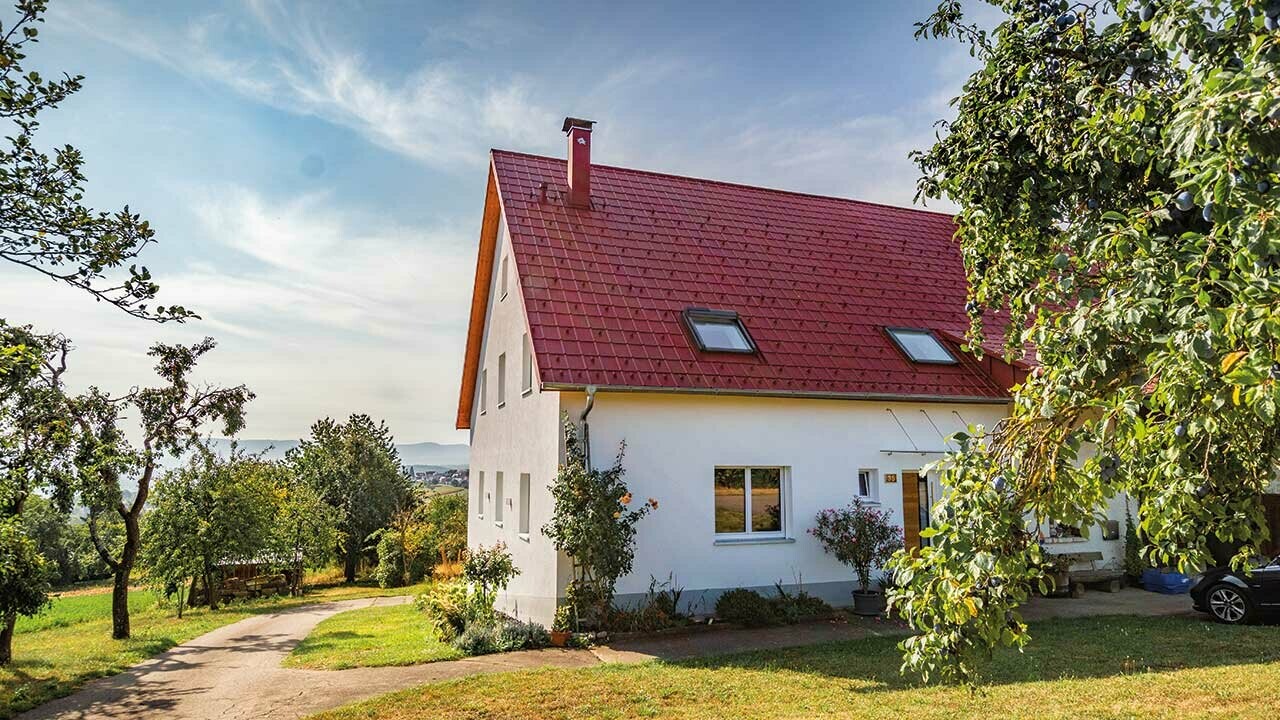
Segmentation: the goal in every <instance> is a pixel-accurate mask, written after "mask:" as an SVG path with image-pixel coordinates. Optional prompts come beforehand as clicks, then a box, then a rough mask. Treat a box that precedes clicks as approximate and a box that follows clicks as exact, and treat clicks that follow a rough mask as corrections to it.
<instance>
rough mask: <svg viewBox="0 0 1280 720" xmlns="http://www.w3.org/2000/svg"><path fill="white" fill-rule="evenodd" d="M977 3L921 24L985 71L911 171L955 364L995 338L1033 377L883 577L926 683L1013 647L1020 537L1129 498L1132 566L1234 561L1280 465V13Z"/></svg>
mask: <svg viewBox="0 0 1280 720" xmlns="http://www.w3.org/2000/svg"><path fill="white" fill-rule="evenodd" d="M991 4H993V5H995V6H997V7H998V8H999V9H1000V10H1002V11H1003V18H1002V19H1001V20H1000V22H999V23H998V25H997V26H996V27H995V28H994V29H988V28H985V27H979V26H977V25H974V24H972V23H969V22H968V21H967V20H966V18H965V17H964V14H963V12H962V8H961V5H960V3H959V2H958V1H957V0H947V1H945V2H942V3H941V4H940V5H939V6H938V8H937V11H936V12H935V13H934V14H933V15H931V16H930V17H929V18H927V19H926V20H925V21H923V22H921V23H919V24H918V26H917V36H919V37H947V38H953V39H957V40H959V41H961V42H963V43H965V44H967V45H968V46H969V47H970V49H971V51H972V53H973V54H974V56H975V57H976V58H977V59H978V60H979V61H980V63H981V67H980V69H979V70H978V71H977V72H976V73H974V74H973V75H972V76H971V77H970V78H969V79H968V81H967V82H966V83H965V85H964V89H963V92H962V94H961V95H960V97H959V98H958V99H957V101H956V108H957V114H956V118H955V120H954V121H951V122H947V123H943V124H942V128H941V130H942V131H941V132H940V133H939V140H938V142H937V143H936V144H935V145H934V146H933V147H932V148H930V149H928V150H926V151H922V152H918V153H916V154H915V155H914V157H915V160H916V161H917V163H918V164H919V166H920V168H921V170H922V173H923V177H922V179H921V181H920V185H919V192H920V195H921V196H923V197H926V198H940V197H944V196H945V197H947V198H950V199H951V200H952V201H953V202H955V203H956V204H957V205H958V206H959V208H960V211H959V213H958V214H957V215H956V225H957V239H958V241H959V243H960V247H961V252H962V255H963V258H964V263H965V267H966V271H967V273H968V277H969V281H970V293H969V301H970V302H971V303H975V304H976V308H977V311H976V312H971V313H970V317H971V318H972V327H971V329H970V332H969V338H968V341H969V345H970V347H972V348H974V349H975V351H976V352H981V350H980V349H981V347H982V346H983V341H984V339H985V337H986V335H987V334H988V333H990V334H992V335H1001V336H1002V337H1003V339H1004V343H1005V345H1004V347H1005V353H1006V354H1007V355H1008V356H1009V357H1010V358H1016V357H1022V358H1024V359H1026V360H1028V361H1030V362H1032V363H1033V364H1035V365H1036V366H1037V368H1036V370H1035V371H1034V372H1032V373H1030V375H1029V376H1028V378H1027V379H1026V380H1025V381H1024V382H1023V383H1021V384H1020V385H1018V386H1016V387H1015V388H1014V389H1013V403H1012V410H1011V413H1010V417H1009V418H1007V419H1006V420H1004V421H1003V422H1001V423H1000V424H999V425H997V426H996V427H994V428H987V429H983V428H974V429H973V430H972V431H971V432H970V433H969V434H967V435H963V436H961V437H960V438H959V440H960V447H961V450H960V452H958V453H956V454H955V455H953V456H951V457H950V458H948V459H947V460H945V461H943V463H941V464H940V473H941V477H942V479H943V481H944V482H945V483H946V484H947V485H948V487H949V489H948V492H946V493H944V497H943V498H942V499H941V501H940V502H939V504H938V507H937V508H936V509H935V512H934V513H933V515H932V517H933V518H935V521H934V523H933V527H931V528H929V529H927V530H925V531H924V532H922V536H929V537H931V542H930V545H929V546H927V547H925V548H922V549H920V550H919V551H916V552H913V553H910V554H902V555H900V556H898V557H897V558H896V559H895V561H894V562H893V563H892V565H893V569H894V571H895V580H896V582H897V589H896V590H895V591H894V592H893V593H892V595H891V601H892V602H893V603H894V605H895V607H896V608H897V609H898V610H899V611H900V612H901V613H902V614H903V616H904V617H905V618H907V620H908V621H909V622H910V623H911V624H912V626H913V627H914V628H915V629H916V630H917V634H916V635H915V636H913V637H912V638H910V639H908V640H907V641H905V643H904V644H903V648H904V655H905V657H904V669H908V670H914V671H917V672H919V673H922V674H923V675H924V676H925V677H926V679H936V678H942V679H959V680H965V681H972V680H974V678H975V677H977V675H976V673H977V672H978V671H979V669H980V667H981V661H982V659H983V658H984V657H986V656H987V655H988V654H989V653H990V652H991V650H992V649H993V648H995V647H997V646H1000V645H1006V646H1015V647H1021V646H1023V645H1024V644H1025V643H1026V642H1027V641H1028V637H1029V636H1028V634H1027V627H1026V625H1025V624H1024V623H1023V622H1022V620H1021V618H1020V616H1019V614H1018V612H1017V606H1018V605H1019V604H1020V603H1022V602H1024V601H1025V600H1026V598H1027V597H1028V596H1029V594H1030V592H1031V591H1032V590H1033V589H1035V588H1037V587H1041V588H1044V587H1045V586H1046V584H1047V573H1046V569H1047V566H1048V560H1047V558H1046V557H1045V554H1044V553H1043V552H1042V549H1041V548H1040V545H1039V543H1038V538H1037V534H1036V532H1035V529H1034V528H1035V523H1034V521H1039V520H1048V519H1052V520H1055V521H1057V522H1061V523H1064V524H1068V525H1074V526H1077V527H1082V528H1088V527H1090V526H1096V525H1097V524H1098V523H1099V522H1100V521H1101V520H1102V518H1101V516H1100V509H1101V508H1102V507H1103V506H1104V504H1105V503H1106V502H1107V501H1108V500H1109V499H1110V498H1112V497H1115V496H1116V495H1118V494H1124V495H1126V496H1127V497H1129V498H1130V500H1131V502H1132V504H1133V506H1134V508H1135V509H1136V515H1137V523H1138V529H1139V536H1140V537H1141V538H1142V540H1143V543H1144V547H1143V554H1144V557H1145V560H1146V561H1147V562H1149V563H1151V564H1158V565H1174V566H1177V567H1179V568H1182V569H1184V570H1189V569H1191V568H1195V567H1197V566H1200V565H1203V564H1207V563H1212V562H1227V561H1230V562H1234V563H1237V564H1239V563H1243V562H1244V560H1245V558H1247V557H1248V556H1250V555H1251V554H1253V553H1254V552H1255V551H1257V549H1258V547H1259V544H1260V543H1261V542H1262V541H1263V540H1265V537H1266V533H1267V530H1266V525H1265V522H1264V517H1263V514H1262V510H1261V506H1260V494H1261V493H1262V492H1263V491H1264V489H1265V487H1266V485H1267V483H1268V482H1270V481H1272V480H1273V479H1274V478H1275V477H1276V471H1277V462H1278V459H1280V421H1278V420H1277V407H1278V405H1280V312H1277V310H1276V308H1278V307H1280V200H1278V199H1277V194H1275V193H1270V194H1269V193H1265V192H1263V191H1262V188H1264V187H1265V188H1268V189H1269V187H1270V185H1271V183H1273V182H1274V180H1275V176H1276V173H1277V171H1280V34H1277V33H1275V32H1273V31H1271V30H1270V29H1269V28H1270V27H1271V26H1273V25H1274V22H1269V20H1268V19H1270V18H1275V17H1277V16H1280V3H1277V2H1276V0H1161V1H1160V2H1159V3H1148V4H1143V5H1138V4H1136V3H1133V2H1129V1H1128V0H1098V1H1095V2H1076V3H1068V2H1057V3H1043V2H1042V3H1029V2H1026V1H1025V0H997V1H993V2H992V3H991ZM1066 13H1070V14H1073V15H1074V16H1075V17H1076V21H1075V22H1072V23H1070V24H1069V25H1068V26H1067V27H1066V28H1065V29H1063V28H1062V26H1063V24H1064V23H1063V22H1061V21H1060V18H1061V17H1062V16H1063V15H1064V14H1066ZM1264 183H1265V184H1264ZM1184 193H1185V195H1184ZM1093 199H1098V200H1100V203H1099V209H1094V205H1093V203H1091V200H1093ZM1171 199H1172V202H1171ZM1196 200H1198V201H1199V202H1200V203H1201V204H1202V205H1203V208H1202V210H1201V212H1194V211H1193V210H1194V203H1195V201H1196ZM971 307H972V306H971ZM995 480H998V483H997V482H996V481H995ZM997 484H998V485H1000V487H999V488H997V487H996V485H997ZM993 580H997V581H998V582H995V583H993V582H992V581H993Z"/></svg>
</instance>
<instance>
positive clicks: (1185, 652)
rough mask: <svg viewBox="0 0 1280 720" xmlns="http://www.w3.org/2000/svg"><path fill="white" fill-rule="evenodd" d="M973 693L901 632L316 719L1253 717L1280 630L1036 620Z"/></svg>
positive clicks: (432, 697) (527, 677) (1159, 621)
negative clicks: (1025, 640) (927, 674)
mask: <svg viewBox="0 0 1280 720" xmlns="http://www.w3.org/2000/svg"><path fill="white" fill-rule="evenodd" d="M1033 632H1034V636H1035V637H1034V640H1033V641H1032V644H1031V645H1030V646H1029V647H1028V648H1027V650H1026V652H1025V653H1022V654H1019V653H1017V652H1012V651H1005V652H1000V653H997V655H996V657H995V658H994V660H993V662H992V664H991V666H990V672H989V677H988V678H987V683H986V684H985V685H984V687H983V688H982V689H981V690H980V691H978V692H977V693H971V692H970V691H969V690H968V689H966V688H962V687H955V686H936V685H934V686H923V685H921V684H919V683H918V682H915V681H913V680H911V679H908V678H904V677H902V676H901V675H899V673H898V667H899V665H900V663H901V655H900V653H899V651H898V650H897V648H896V647H895V645H896V643H897V640H898V639H897V638H889V637H876V638H868V639H865V640H856V641H850V642H842V643H833V644H828V645H819V646H813V647H807V648H796V649H791V650H770V651H768V652H756V653H746V654H741V655H730V656H722V657H717V658H707V659H701V660H697V661H689V662H672V663H666V662H651V663H646V664H642V665H631V666H626V665H608V666H598V667H593V668H587V669H580V670H554V669H544V670H536V671H529V672H519V673H508V674H501V675H486V676H476V677H472V678H468V679H465V680H460V681H454V682H447V683H441V684H435V685H426V686H422V687H418V688H414V689H410V690H406V691H402V692H398V693H393V694H390V695H385V696H382V697H379V698H374V699H372V700H368V701H365V702H362V703H357V704H355V705H350V706H347V707H344V708H339V709H337V710H334V711H331V712H328V713H322V714H320V715H317V716H313V717H314V718H315V720H321V719H323V720H356V719H357V718H359V719H360V720H408V718H422V717H430V718H438V719H442V720H450V719H461V718H467V719H473V718H548V719H552V718H554V719H560V718H566V719H567V718H588V717H589V718H654V717H658V718H688V719H702V718H744V719H751V718H760V719H761V720H765V719H767V720H777V719H778V718H808V717H824V718H826V717H831V718H898V717H911V718H913V720H915V719H919V718H946V719H948V720H954V718H961V717H1001V718H1036V719H1037V720H1040V719H1043V718H1068V717H1071V718H1074V717H1091V718H1116V717H1144V718H1145V717H1178V718H1185V717H1203V716H1212V717H1218V718H1230V717H1260V716H1262V715H1265V714H1266V712H1268V711H1266V710H1265V708H1267V707H1275V705H1276V704H1277V703H1278V702H1280V642H1277V641H1278V640H1280V629H1277V628H1276V627H1266V626H1261V627H1243V628H1237V627H1223V626H1217V625H1213V624H1210V623H1208V622H1205V621H1203V620H1200V619H1192V618H1133V617H1108V618H1083V619H1071V620H1049V621H1045V622H1042V623H1038V624H1036V625H1035V626H1033Z"/></svg>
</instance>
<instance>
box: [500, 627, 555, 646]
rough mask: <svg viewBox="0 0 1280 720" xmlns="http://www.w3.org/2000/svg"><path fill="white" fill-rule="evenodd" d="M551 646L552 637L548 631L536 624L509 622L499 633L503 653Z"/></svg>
mask: <svg viewBox="0 0 1280 720" xmlns="http://www.w3.org/2000/svg"><path fill="white" fill-rule="evenodd" d="M549 644H551V636H550V635H548V634H547V629H546V628H544V627H542V626H541V625H539V624H538V623H536V622H520V621H519V620H509V621H507V622H506V623H504V624H503V625H502V630H501V631H500V632H499V633H498V649H499V651H501V652H507V651H510V650H536V649H537V648H543V647H546V646H547V645H549Z"/></svg>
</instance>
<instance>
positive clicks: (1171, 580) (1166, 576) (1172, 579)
mask: <svg viewBox="0 0 1280 720" xmlns="http://www.w3.org/2000/svg"><path fill="white" fill-rule="evenodd" d="M1142 587H1144V588H1146V589H1147V590H1150V591H1151V592H1158V593H1164V594H1165V595H1181V594H1182V593H1185V592H1187V591H1188V590H1190V589H1191V578H1189V577H1187V576H1186V575H1183V574H1182V573H1179V572H1160V571H1159V570H1144V571H1142Z"/></svg>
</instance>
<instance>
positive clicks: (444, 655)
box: [284, 604, 462, 670]
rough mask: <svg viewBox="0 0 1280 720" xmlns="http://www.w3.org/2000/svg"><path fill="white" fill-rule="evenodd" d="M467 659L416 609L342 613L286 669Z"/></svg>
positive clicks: (394, 607) (292, 656) (302, 646)
mask: <svg viewBox="0 0 1280 720" xmlns="http://www.w3.org/2000/svg"><path fill="white" fill-rule="evenodd" d="M459 657H462V653H460V652H458V651H457V650H456V649H455V648H454V647H453V646H452V645H450V644H449V643H447V642H443V641H442V640H440V638H439V636H438V634H437V632H436V630H435V628H433V627H431V626H430V625H429V624H428V623H427V621H426V617H425V616H424V615H423V614H422V612H420V611H419V610H418V609H417V608H416V607H414V606H413V605H412V604H409V605H392V606H389V607H368V608H360V609H358V610H348V611H346V612H343V613H338V614H337V615H334V616H333V617H331V618H328V619H327V620H324V621H323V622H321V623H320V624H319V625H317V626H316V628H315V629H314V630H312V631H311V634H310V635H308V636H307V637H306V639H305V640H303V641H302V643H301V644H299V645H298V647H296V648H294V650H293V652H292V653H291V654H290V655H289V657H287V658H285V661H284V666H285V667H295V668H308V669H311V670H342V669H345V668H353V667H383V666H386V665H417V664H420V663H428V662H435V661H437V660H453V659H455V658H459Z"/></svg>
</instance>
